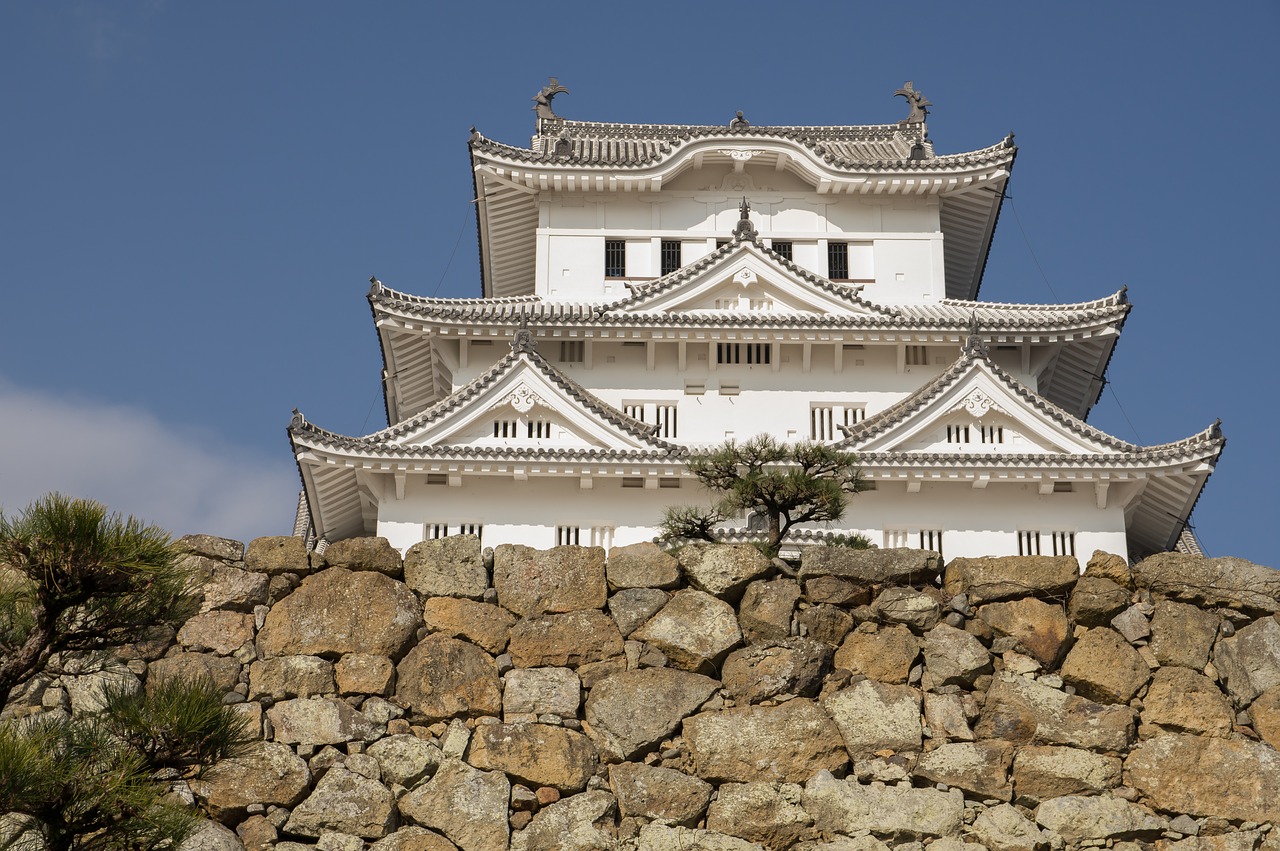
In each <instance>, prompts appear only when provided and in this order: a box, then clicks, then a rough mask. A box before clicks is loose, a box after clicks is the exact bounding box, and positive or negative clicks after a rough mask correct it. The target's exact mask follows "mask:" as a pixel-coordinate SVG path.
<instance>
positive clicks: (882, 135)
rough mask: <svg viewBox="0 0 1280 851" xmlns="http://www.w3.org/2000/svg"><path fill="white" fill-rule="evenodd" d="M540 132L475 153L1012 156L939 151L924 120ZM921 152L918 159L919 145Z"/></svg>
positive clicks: (543, 156) (1005, 145)
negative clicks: (773, 150)
mask: <svg viewBox="0 0 1280 851" xmlns="http://www.w3.org/2000/svg"><path fill="white" fill-rule="evenodd" d="M542 131H543V132H542V135H541V136H538V137H535V140H534V145H533V147H531V148H518V147H515V146H512V145H504V144H502V143H500V142H495V141H493V140H492V139H487V138H485V137H484V136H482V135H481V134H479V133H474V134H473V135H472V137H471V149H472V152H473V153H476V154H482V155H488V156H492V157H497V158H501V159H504V160H510V161H516V162H526V163H537V164H547V165H568V166H573V167H579V168H581V167H590V166H608V167H610V168H618V167H624V168H625V167H633V168H639V167H644V166H647V165H651V164H653V163H657V162H660V161H662V160H664V159H666V158H667V157H668V156H669V155H670V154H671V153H673V152H674V151H675V150H676V149H678V148H680V147H681V146H682V145H686V144H688V143H690V142H693V141H699V140H704V139H717V138H723V139H725V141H726V144H730V143H737V142H748V143H749V142H751V141H769V140H787V141H790V142H794V143H797V144H800V145H802V146H804V147H805V148H808V149H809V150H810V151H812V152H813V153H814V155H815V156H817V157H818V158H819V159H821V160H823V161H824V162H826V163H827V164H828V165H829V166H832V167H834V168H838V169H850V170H854V169H856V170H862V169H867V168H874V169H896V170H920V169H926V170H927V169H935V168H938V167H970V166H980V165H987V164H989V163H993V162H998V161H1000V160H1002V159H1005V158H1007V157H1009V156H1010V155H1011V152H1012V149H1013V147H1014V146H1013V140H1012V137H1008V138H1006V139H1004V140H1002V141H1001V142H999V143H997V144H995V145H992V146H991V147H988V148H983V149H981V150H978V151H970V152H967V153H960V154H947V155H943V156H938V155H937V154H936V153H935V152H934V148H933V143H932V142H930V141H928V139H927V138H925V136H924V131H923V128H922V127H921V126H920V125H919V124H873V125H860V126H830V127H827V126H775V127H769V126H751V127H747V128H744V129H737V128H730V127H727V126H725V125H683V124H610V123H600V122H590V121H565V120H563V119H557V120H553V121H544V122H543V124H542ZM917 146H918V147H919V149H920V150H919V153H917V154H916V157H917V158H915V159H913V158H912V151H913V148H917Z"/></svg>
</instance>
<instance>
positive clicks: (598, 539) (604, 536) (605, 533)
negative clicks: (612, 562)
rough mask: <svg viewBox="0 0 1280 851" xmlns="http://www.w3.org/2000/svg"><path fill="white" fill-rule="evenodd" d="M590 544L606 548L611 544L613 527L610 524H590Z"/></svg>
mask: <svg viewBox="0 0 1280 851" xmlns="http://www.w3.org/2000/svg"><path fill="white" fill-rule="evenodd" d="M591 546H593V547H604V548H605V549H606V550H607V549H609V548H610V547H612V546H613V527H612V526H592V527H591Z"/></svg>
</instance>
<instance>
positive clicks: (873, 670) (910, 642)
mask: <svg viewBox="0 0 1280 851" xmlns="http://www.w3.org/2000/svg"><path fill="white" fill-rule="evenodd" d="M919 657H920V639H918V638H916V637H915V636H914V635H912V634H911V630H909V629H907V628H906V627H905V626H903V625H901V624H896V625H894V626H889V627H885V628H884V629H876V625H875V624H873V623H867V624H863V625H862V626H860V627H858V629H856V630H854V631H853V632H851V633H849V634H848V635H847V636H845V639H844V643H843V644H841V645H840V649H839V650H837V651H836V653H835V658H834V659H833V660H832V664H833V665H834V666H835V667H836V668H840V669H843V670H845V671H849V672H851V673H854V674H864V675H866V676H868V677H870V678H871V679H873V680H875V681H876V682H879V683H889V684H891V685H902V684H904V683H906V682H907V680H908V679H909V678H910V676H911V668H912V667H913V666H914V665H915V663H916V659H918V658H919Z"/></svg>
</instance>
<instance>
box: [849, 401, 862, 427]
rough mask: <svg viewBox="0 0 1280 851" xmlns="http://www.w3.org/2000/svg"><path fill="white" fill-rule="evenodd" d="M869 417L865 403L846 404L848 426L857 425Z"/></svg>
mask: <svg viewBox="0 0 1280 851" xmlns="http://www.w3.org/2000/svg"><path fill="white" fill-rule="evenodd" d="M866 418H867V409H866V407H865V406H864V405H845V406H844V424H845V426H846V427H848V426H853V425H857V424H858V423H860V422H862V421H863V420H865V419H866Z"/></svg>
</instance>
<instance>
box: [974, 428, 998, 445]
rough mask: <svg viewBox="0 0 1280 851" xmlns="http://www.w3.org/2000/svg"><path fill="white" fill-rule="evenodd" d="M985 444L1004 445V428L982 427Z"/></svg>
mask: <svg viewBox="0 0 1280 851" xmlns="http://www.w3.org/2000/svg"><path fill="white" fill-rule="evenodd" d="M979 433H980V434H981V435H982V442H983V443H1004V426H980V427H979Z"/></svg>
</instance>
